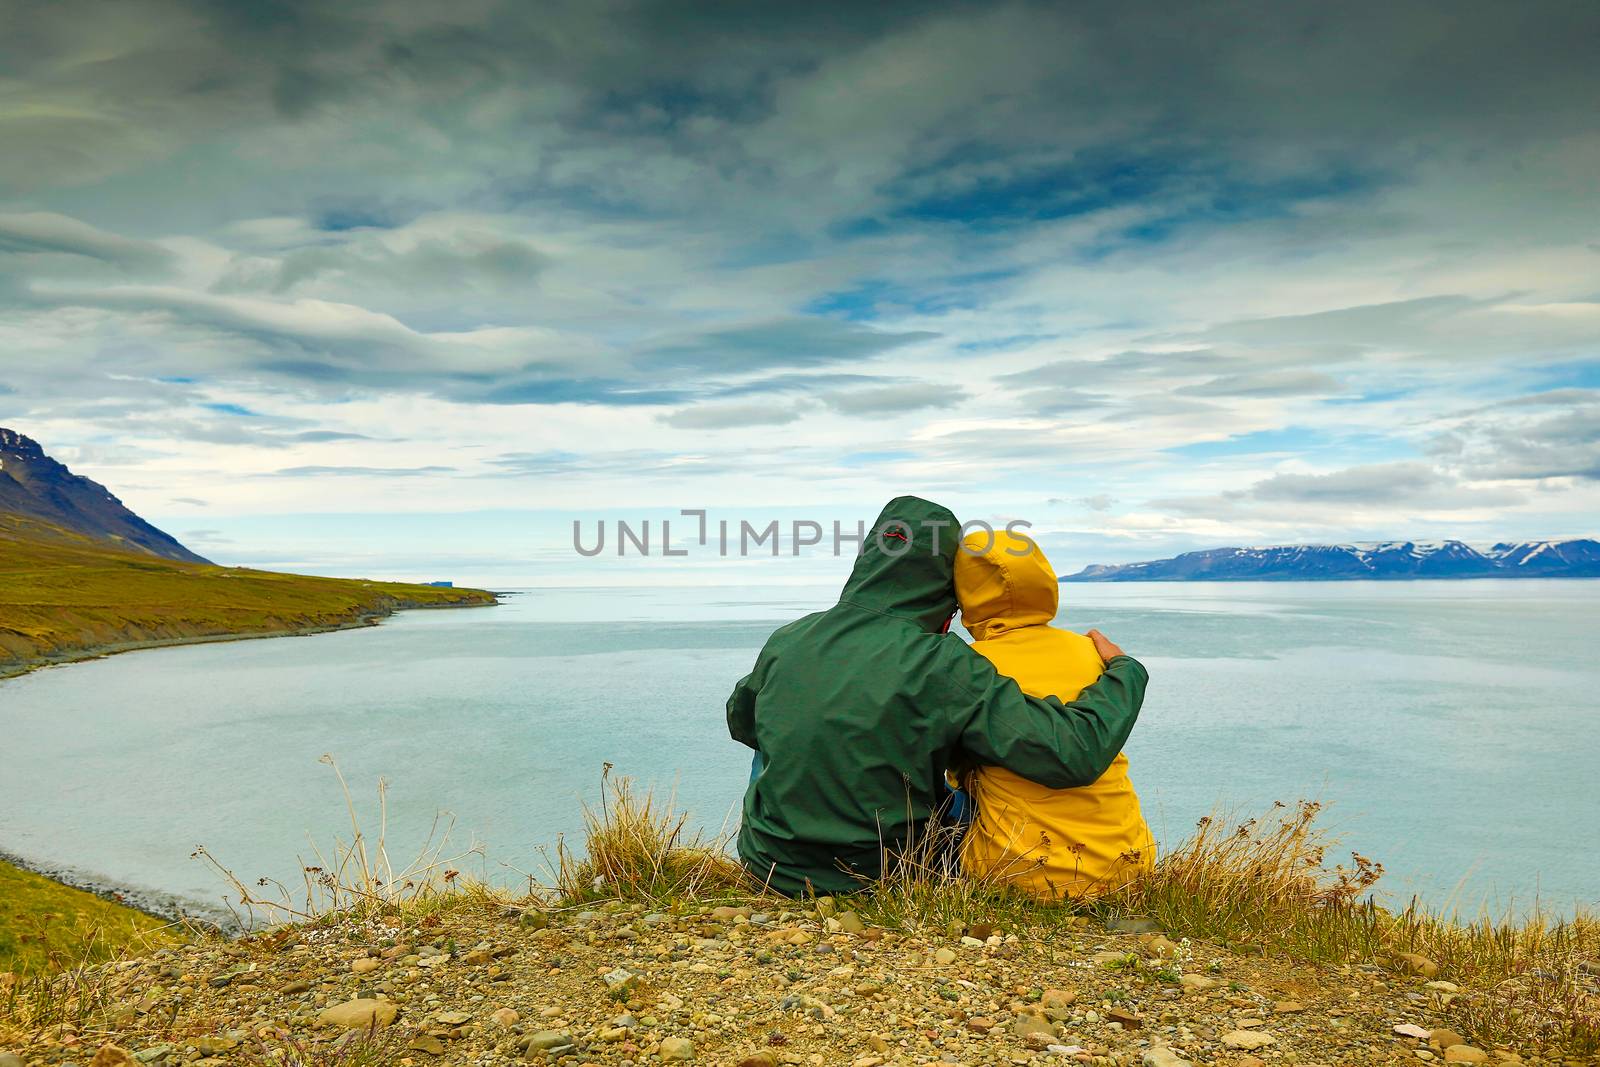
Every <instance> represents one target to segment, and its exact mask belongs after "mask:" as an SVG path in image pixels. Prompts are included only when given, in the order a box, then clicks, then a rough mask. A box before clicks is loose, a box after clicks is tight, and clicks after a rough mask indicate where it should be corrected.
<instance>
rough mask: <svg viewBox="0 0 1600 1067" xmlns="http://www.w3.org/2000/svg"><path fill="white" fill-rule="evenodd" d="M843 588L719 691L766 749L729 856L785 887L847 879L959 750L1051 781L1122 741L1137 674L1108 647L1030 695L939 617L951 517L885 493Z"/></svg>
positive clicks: (908, 834)
mask: <svg viewBox="0 0 1600 1067" xmlns="http://www.w3.org/2000/svg"><path fill="white" fill-rule="evenodd" d="M872 530H873V532H872V533H870V534H868V536H867V538H866V540H865V542H864V544H863V546H862V552H861V555H860V556H859V558H858V559H857V560H856V564H855V568H854V570H853V571H852V572H851V574H850V580H849V581H848V582H847V583H845V587H844V591H843V593H842V594H841V595H840V597H839V603H838V604H836V605H834V606H833V607H831V608H829V609H828V610H826V611H822V612H818V613H816V614H814V615H807V616H806V617H805V618H803V619H800V620H798V621H797V622H793V623H790V624H789V625H787V626H785V627H783V628H782V629H780V630H778V631H777V632H776V633H774V634H773V635H772V636H771V637H769V638H768V639H767V643H766V645H765V646H764V647H763V648H762V650H761V654H760V656H759V657H757V659H756V665H755V669H754V670H752V671H751V672H750V674H749V675H747V676H746V677H744V678H743V679H741V680H740V681H739V683H738V685H736V686H735V687H734V690H733V695H732V696H730V697H729V698H728V732H729V733H730V734H731V735H732V736H733V739H734V740H736V741H739V742H741V743H742V744H745V745H748V746H750V747H751V748H753V749H755V750H756V751H757V752H759V753H761V756H762V760H763V767H762V770H761V773H760V774H759V775H757V776H756V777H755V778H754V780H752V781H751V783H750V787H749V789H748V790H747V792H746V793H745V798H744V819H743V823H742V825H741V826H740V828H739V857H740V859H741V860H742V861H743V862H744V864H745V866H746V867H748V868H749V869H750V871H751V873H753V874H754V875H755V876H756V877H757V878H758V879H760V880H762V881H763V882H766V883H767V884H768V885H770V886H771V887H772V888H773V889H775V890H777V891H778V892H781V893H786V894H788V895H791V896H799V895H803V894H805V893H806V892H808V891H809V892H815V893H847V892H851V891H853V890H858V889H861V888H862V887H863V884H864V883H865V882H866V881H868V880H872V879H876V878H878V877H880V876H881V875H882V873H883V863H884V856H885V850H888V851H889V852H895V851H898V850H901V849H903V848H904V847H905V845H906V842H907V841H908V840H911V839H912V838H913V837H914V835H915V834H916V833H917V832H918V831H919V830H920V829H921V828H922V827H924V826H925V825H926V824H927V822H928V820H929V818H930V817H931V816H932V814H933V813H934V811H935V809H936V808H937V806H938V805H939V803H940V802H941V800H942V799H943V795H944V786H943V782H944V772H945V769H946V768H947V767H949V766H951V765H952V764H953V763H955V762H956V761H957V759H958V758H960V759H962V760H964V761H965V762H966V763H969V764H977V765H982V766H999V767H1004V768H1006V769H1007V770H1009V771H1013V772H1015V773H1017V774H1019V775H1021V776H1022V777H1024V778H1027V779H1029V780H1031V781H1034V782H1037V783H1039V784H1040V785H1043V786H1048V787H1050V788H1054V789H1064V788H1070V787H1075V786H1081V785H1088V784H1089V783H1091V782H1093V781H1095V780H1096V779H1097V778H1099V777H1100V775H1101V774H1102V773H1104V771H1105V770H1106V768H1107V767H1108V766H1109V765H1110V764H1111V761H1112V760H1113V759H1115V758H1116V755H1117V753H1118V752H1120V751H1122V747H1123V744H1124V743H1125V742H1126V741H1127V739H1128V734H1129V732H1130V731H1131V730H1132V729H1133V724H1134V721H1135V720H1136V719H1137V718H1138V715H1139V707H1140V705H1141V703H1142V702H1143V700H1144V690H1145V684H1146V682H1147V680H1148V676H1147V675H1146V673H1145V669H1144V667H1143V666H1142V665H1140V664H1139V662H1138V661H1137V660H1135V659H1133V658H1132V657H1130V656H1118V657H1116V658H1115V659H1113V660H1112V661H1111V663H1110V664H1108V665H1107V668H1106V671H1105V673H1104V674H1103V675H1102V676H1101V678H1100V680H1099V681H1098V682H1096V683H1095V684H1094V685H1092V686H1090V687H1089V688H1088V689H1085V690H1084V691H1083V692H1082V693H1081V694H1080V695H1079V697H1078V699H1076V700H1073V701H1071V702H1070V703H1065V704H1064V703H1062V702H1061V701H1059V700H1057V699H1056V698H1054V697H1030V696H1025V695H1024V694H1023V693H1022V691H1021V690H1020V689H1018V688H1017V685H1016V683H1015V682H1013V681H1012V680H1011V679H1009V678H1006V677H1003V676H1001V675H1000V674H998V673H996V671H995V669H994V667H992V666H991V665H990V664H989V661H988V660H986V659H984V658H983V657H982V656H980V655H978V654H977V653H976V652H973V651H972V649H971V648H970V647H968V645H967V643H966V642H965V641H963V640H961V638H960V637H957V636H955V635H953V634H949V633H945V632H943V631H944V630H945V628H946V626H947V624H948V622H949V620H950V617H951V616H952V615H953V614H954V613H955V610H956V595H955V586H954V578H953V573H954V560H955V553H956V552H957V551H958V549H959V540H960V525H959V523H958V522H957V521H956V517H955V516H954V515H953V514H951V513H950V511H948V510H947V509H945V508H942V507H940V506H939V505H937V504H933V503H930V502H928V501H926V500H922V499H919V498H917V497H910V496H907V497H899V498H897V499H895V500H892V501H890V502H889V504H888V506H887V507H885V508H884V509H883V513H882V514H881V515H879V516H878V520H877V522H876V523H875V524H874V525H873V528H872Z"/></svg>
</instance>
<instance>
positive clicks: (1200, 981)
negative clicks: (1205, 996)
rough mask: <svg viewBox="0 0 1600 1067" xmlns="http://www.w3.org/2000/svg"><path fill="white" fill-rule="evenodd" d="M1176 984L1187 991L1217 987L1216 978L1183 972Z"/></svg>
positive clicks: (1199, 991)
mask: <svg viewBox="0 0 1600 1067" xmlns="http://www.w3.org/2000/svg"><path fill="white" fill-rule="evenodd" d="M1178 985H1179V986H1180V987H1181V988H1182V989H1183V990H1184V991H1185V992H1189V993H1204V992H1205V991H1206V990H1208V989H1215V988H1216V987H1217V982H1216V979H1214V978H1207V977H1206V976H1205V975H1203V974H1185V975H1180V976H1179V977H1178Z"/></svg>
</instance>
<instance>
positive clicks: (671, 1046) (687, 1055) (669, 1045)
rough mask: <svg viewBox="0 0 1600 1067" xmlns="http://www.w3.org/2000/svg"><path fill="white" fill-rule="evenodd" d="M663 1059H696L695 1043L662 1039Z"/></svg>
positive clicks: (677, 1039) (675, 1039)
mask: <svg viewBox="0 0 1600 1067" xmlns="http://www.w3.org/2000/svg"><path fill="white" fill-rule="evenodd" d="M824 899H826V898H824ZM661 1059H662V1060H663V1061H665V1062H667V1063H673V1062H684V1061H688V1060H692V1059H694V1042H693V1041H690V1040H689V1039H688V1038H686V1037H664V1038H662V1039H661Z"/></svg>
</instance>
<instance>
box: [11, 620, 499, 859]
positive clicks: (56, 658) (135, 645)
mask: <svg viewBox="0 0 1600 1067" xmlns="http://www.w3.org/2000/svg"><path fill="white" fill-rule="evenodd" d="M490 596H491V597H493V598H494V599H492V600H489V601H482V600H476V599H470V600H469V599H462V600H458V601H448V602H441V603H422V602H420V601H399V602H396V603H394V604H392V605H385V606H382V607H376V608H367V609H363V610H361V611H360V612H358V613H357V614H356V615H354V616H353V617H352V618H350V619H347V620H345V621H342V622H335V623H319V624H315V625H309V626H284V627H282V628H278V629H270V630H244V631H236V632H231V633H197V634H185V635H181V636H178V637H151V638H145V639H141V640H136V641H116V642H111V643H108V644H101V645H87V646H85V647H83V648H75V649H70V650H68V651H64V652H55V653H51V654H50V655H46V656H36V657H34V658H32V659H26V660H19V661H15V662H10V663H0V682H3V681H5V680H6V679H8V678H18V677H21V676H23V675H25V674H32V673H33V672H34V671H40V670H45V669H47V668H49V667H62V666H66V665H67V664H71V663H83V662H86V661H88V660H96V659H105V658H106V657H108V656H115V655H120V654H122V653H124V652H141V651H145V650H147V649H153V648H175V647H178V646H180V645H209V644H215V643H217V642H222V641H255V640H259V639H263V638H271V637H312V636H315V635H317V634H328V633H337V632H339V631H341V630H357V629H360V628H362V627H364V626H377V625H378V624H379V623H381V622H383V620H384V619H387V618H389V617H390V616H392V615H394V614H396V613H397V612H401V611H432V610H443V609H447V608H492V607H495V606H497V605H498V604H499V603H500V600H499V596H500V594H498V593H491V594H490ZM3 856H4V852H3V851H0V858H3Z"/></svg>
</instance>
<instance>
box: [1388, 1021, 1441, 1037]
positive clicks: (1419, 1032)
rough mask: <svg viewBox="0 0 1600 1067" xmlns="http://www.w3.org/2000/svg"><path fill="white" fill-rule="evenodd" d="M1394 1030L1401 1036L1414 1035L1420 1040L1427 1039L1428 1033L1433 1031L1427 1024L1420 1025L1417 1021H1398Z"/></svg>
mask: <svg viewBox="0 0 1600 1067" xmlns="http://www.w3.org/2000/svg"><path fill="white" fill-rule="evenodd" d="M1394 1032H1395V1033H1397V1034H1399V1035H1400V1036H1401V1037H1414V1038H1416V1039H1417V1040H1418V1041H1426V1040H1427V1039H1428V1035H1429V1034H1430V1033H1432V1031H1430V1030H1429V1029H1428V1028H1427V1027H1426V1026H1418V1025H1417V1024H1416V1023H1396V1024H1395V1028H1394Z"/></svg>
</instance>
